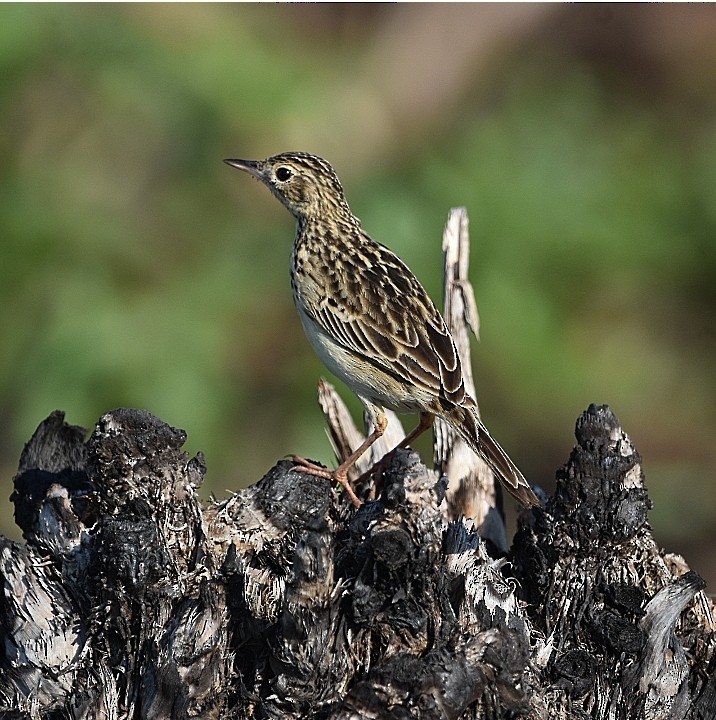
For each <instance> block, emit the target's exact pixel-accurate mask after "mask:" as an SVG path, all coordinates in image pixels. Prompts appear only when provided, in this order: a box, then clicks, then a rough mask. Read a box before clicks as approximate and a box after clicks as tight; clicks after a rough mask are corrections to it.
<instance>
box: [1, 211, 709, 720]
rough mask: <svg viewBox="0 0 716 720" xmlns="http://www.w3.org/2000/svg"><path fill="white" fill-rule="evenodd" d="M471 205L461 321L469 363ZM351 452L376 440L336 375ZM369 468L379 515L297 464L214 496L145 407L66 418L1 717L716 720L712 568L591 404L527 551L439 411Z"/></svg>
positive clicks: (47, 485) (47, 451)
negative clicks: (671, 549) (349, 407)
mask: <svg viewBox="0 0 716 720" xmlns="http://www.w3.org/2000/svg"><path fill="white" fill-rule="evenodd" d="M466 233H467V220H466V217H465V216H464V213H461V212H460V211H457V212H456V213H453V215H451V221H450V223H449V224H448V228H447V230H446V281H447V282H446V295H447V298H446V300H449V301H448V302H446V317H447V319H448V322H450V324H451V326H452V329H453V332H454V333H455V335H456V338H457V342H458V346H459V347H460V352H461V355H462V356H463V360H464V361H465V365H468V364H469V338H468V340H467V341H466V335H465V334H466V333H467V328H468V327H472V328H473V329H476V326H477V314H476V309H475V307H474V299H471V298H472V293H471V289H470V288H469V284H468V283H467V280H466V259H465V253H466V247H464V246H463V247H462V249H460V250H459V251H456V249H455V247H454V246H453V245H452V244H451V243H452V240H451V237H452V238H456V239H457V241H458V242H459V243H465V242H466ZM319 394H320V402H321V405H322V407H323V408H324V411H325V414H326V417H327V419H328V423H329V428H330V432H331V437H332V440H333V443H334V446H335V449H336V454H337V456H338V457H339V458H341V457H345V455H346V453H348V452H349V448H350V447H355V446H356V444H357V442H360V439H361V437H362V436H361V434H360V433H359V432H358V430H357V428H356V427H355V426H354V425H353V424H352V421H351V420H350V417H349V415H348V413H347V411H346V409H345V406H344V405H343V404H342V403H341V401H340V399H339V398H338V396H337V395H336V393H335V391H334V390H333V389H332V388H331V386H330V385H328V384H327V383H325V382H322V383H321V386H320V393H319ZM389 430H390V431H391V433H396V434H397V435H396V434H393V435H390V436H388V437H386V438H385V444H384V445H382V446H381V445H380V444H379V443H376V446H375V447H374V448H372V450H373V451H374V454H373V456H372V457H368V458H366V459H365V463H364V464H363V465H359V466H358V467H357V468H356V474H355V477H354V480H355V482H356V487H357V489H358V492H359V493H360V494H361V495H362V496H363V497H364V498H365V500H366V501H365V503H364V504H363V505H362V507H360V508H359V509H357V510H356V509H355V508H354V507H353V505H352V504H351V503H350V502H349V501H347V500H346V498H345V496H344V495H343V494H341V493H339V492H338V491H337V490H336V488H334V487H332V486H331V485H330V483H328V482H327V481H325V480H322V479H319V478H316V477H313V476H308V475H305V474H303V473H301V472H300V470H298V469H297V468H296V467H295V466H294V465H293V463H292V462H290V461H281V462H279V463H277V464H276V465H275V466H274V467H273V468H272V469H270V470H269V471H268V473H267V474H266V475H265V476H264V477H263V478H262V479H261V480H259V481H258V482H257V483H256V484H254V485H253V486H251V487H249V488H247V489H246V490H242V491H240V492H238V493H236V494H234V495H232V496H231V497H230V498H228V499H225V500H222V501H216V502H211V503H208V504H206V505H204V504H202V502H201V501H200V499H199V497H198V489H199V487H200V486H201V483H202V480H203V477H204V473H205V468H204V462H203V458H202V457H201V456H197V457H194V458H190V457H189V456H188V455H187V454H186V453H184V452H183V451H182V446H183V444H184V441H185V439H186V436H185V433H184V432H183V431H181V430H177V429H175V428H172V427H169V426H168V425H166V424H165V423H163V422H162V421H161V420H159V419H158V418H156V417H154V416H152V415H151V414H149V413H147V412H144V411H139V410H116V411H113V412H110V413H107V414H106V415H104V416H103V417H102V418H100V420H99V422H98V423H97V425H96V427H95V428H94V430H93V431H92V433H91V434H90V435H89V438H87V433H86V432H85V430H83V429H82V428H78V427H73V426H71V425H68V424H67V423H65V421H64V416H63V414H62V413H60V412H56V413H53V414H52V415H51V416H50V417H49V418H47V420H45V421H44V422H43V423H42V424H41V425H40V426H39V427H38V429H37V431H36V432H35V434H34V435H33V437H32V439H31V440H30V441H29V442H28V444H27V446H26V447H25V449H24V451H23V453H22V457H21V458H20V463H19V468H18V473H17V475H16V477H15V490H14V492H13V494H12V501H13V502H14V504H15V518H16V522H17V524H18V525H19V527H20V528H21V529H22V533H23V538H24V542H23V543H16V542H12V541H10V540H8V539H5V538H0V585H1V592H0V636H1V638H0V639H1V644H0V647H1V648H2V650H0V718H2V719H3V720H6V719H13V718H43V719H44V718H47V719H51V720H61V719H64V718H72V719H75V718H77V719H79V718H83V719H84V718H87V719H90V718H92V719H94V718H97V719H99V718H108V719H114V718H117V719H119V718H157V719H158V718H163V719H170V720H173V719H175V718H176V719H179V718H207V719H211V718H217V719H218V718H222V719H225V718H287V719H289V720H290V719H291V718H296V719H298V718H317V719H319V720H322V719H326V720H328V719H331V720H333V719H336V720H338V719H339V718H340V719H346V720H347V719H349V718H356V719H358V718H396V719H397V718H423V719H426V720H427V719H430V720H432V719H435V720H438V719H443V718H446V719H448V720H452V719H455V720H456V719H458V718H462V719H466V720H467V719H474V720H477V719H478V718H479V719H480V720H483V719H486V720H487V719H489V720H501V719H504V720H507V719H508V718H509V719H514V718H528V719H530V720H548V719H549V720H551V719H557V718H559V719H564V720H574V719H577V720H578V719H580V718H594V719H599V720H601V719H602V718H604V719H605V720H606V719H610V720H612V719H613V720H622V719H623V720H667V719H668V720H682V719H685V720H713V719H714V718H716V673H715V669H716V660H715V659H714V658H715V653H714V649H715V647H716V635H715V634H714V626H713V619H712V611H713V606H712V603H711V600H710V599H709V598H708V597H707V596H706V595H705V594H704V592H703V585H704V583H703V581H702V580H701V578H699V577H698V575H696V573H694V572H692V571H690V570H689V568H688V566H687V564H686V562H685V561H684V560H683V558H680V557H678V556H674V555H669V554H666V553H664V552H662V551H661V550H660V549H659V548H658V547H657V545H656V543H655V542H654V539H653V536H652V533H651V529H650V528H649V525H648V522H647V515H648V511H649V509H650V507H651V501H650V500H649V498H648V495H647V491H646V488H645V486H644V475H643V473H642V469H641V459H640V457H639V455H638V453H637V451H636V450H635V448H634V447H633V445H632V443H631V441H630V440H629V437H628V436H627V435H626V433H625V432H624V431H623V430H622V428H621V427H620V425H619V422H618V420H617V419H616V417H615V416H614V414H613V413H612V411H611V410H610V409H609V408H608V407H606V406H594V405H592V406H590V407H589V408H588V409H587V410H586V411H585V412H584V413H583V414H582V415H581V416H580V418H579V419H578V421H577V429H576V438H577V444H576V445H575V447H574V449H573V451H572V453H571V455H570V457H569V459H568V461H567V463H566V464H565V466H564V467H563V468H562V469H561V470H560V471H559V472H558V473H557V487H556V491H555V493H554V496H553V497H551V498H547V497H546V496H544V502H543V506H542V507H540V508H535V509H532V510H530V511H523V512H522V514H521V515H520V517H519V519H518V529H517V533H516V535H515V537H514V538H513V540H512V542H511V547H509V548H508V544H509V543H508V541H507V533H506V531H505V526H504V522H503V520H502V514H501V513H500V512H499V511H498V510H497V509H496V507H498V508H499V506H500V502H501V499H500V497H499V490H498V491H496V490H495V488H494V483H493V482H492V478H491V477H490V475H489V472H488V470H487V469H486V468H485V467H484V466H483V465H481V464H480V462H479V460H478V459H477V458H476V457H475V456H474V455H473V454H472V453H467V452H465V448H464V447H462V446H461V445H460V442H461V441H459V440H458V439H456V438H454V437H453V436H452V435H451V433H450V431H449V428H446V427H444V426H441V425H439V424H438V426H437V427H436V442H435V448H434V458H433V463H432V465H433V468H434V469H429V468H427V467H426V466H425V465H424V464H423V463H422V462H421V460H420V458H419V456H418V455H417V454H416V453H414V452H413V451H411V450H398V451H396V452H393V453H389V454H388V455H387V457H386V458H385V459H384V460H383V462H382V463H381V466H380V472H378V473H372V474H371V473H370V472H366V471H367V470H368V469H369V468H370V466H371V464H372V463H373V462H374V461H375V460H377V459H380V458H381V457H382V456H383V455H384V454H385V453H386V451H387V450H389V449H390V447H392V446H393V445H394V444H395V442H396V439H399V436H400V433H401V432H402V430H401V429H400V425H399V423H397V422H394V421H391V424H390V425H389Z"/></svg>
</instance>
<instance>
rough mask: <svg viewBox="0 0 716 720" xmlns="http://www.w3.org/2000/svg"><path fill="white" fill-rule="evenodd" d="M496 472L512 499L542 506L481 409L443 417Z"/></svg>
mask: <svg viewBox="0 0 716 720" xmlns="http://www.w3.org/2000/svg"><path fill="white" fill-rule="evenodd" d="M443 417H444V419H445V420H446V421H447V422H448V423H450V425H451V426H452V427H453V428H454V429H455V430H456V431H457V432H458V433H459V434H460V436H461V437H462V438H463V439H464V440H465V442H466V443H467V444H468V445H469V446H470V447H471V448H472V449H473V451H474V452H475V453H477V454H478V455H479V456H480V457H481V458H482V459H483V460H484V461H485V462H486V463H487V464H488V465H489V466H490V469H491V470H492V471H493V472H494V473H495V476H496V477H497V479H498V480H499V481H500V482H501V483H502V485H503V487H504V488H505V490H507V492H508V493H510V495H512V497H514V498H515V499H516V500H518V501H519V502H521V503H522V504H523V505H525V506H527V507H532V506H537V505H539V504H540V502H539V500H538V499H537V496H536V495H535V494H534V492H532V489H531V488H530V485H529V483H528V482H527V480H525V477H524V475H523V474H522V473H521V472H520V470H519V468H518V467H517V465H515V464H514V462H512V460H510V457H509V455H508V454H507V453H506V452H505V451H504V450H503V449H502V448H501V447H500V445H499V443H498V442H497V441H496V440H495V439H494V438H493V437H492V435H490V433H489V432H488V430H487V428H486V427H485V426H484V425H483V424H482V421H481V420H480V418H479V417H478V415H477V408H476V407H472V406H465V405H458V406H456V407H454V408H453V409H452V410H450V412H449V413H447V414H446V415H444V416H443Z"/></svg>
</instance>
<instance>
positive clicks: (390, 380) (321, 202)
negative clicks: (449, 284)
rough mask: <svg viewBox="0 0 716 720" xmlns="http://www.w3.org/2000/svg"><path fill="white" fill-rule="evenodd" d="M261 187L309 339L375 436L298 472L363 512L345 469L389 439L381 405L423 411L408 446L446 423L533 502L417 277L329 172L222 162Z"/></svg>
mask: <svg viewBox="0 0 716 720" xmlns="http://www.w3.org/2000/svg"><path fill="white" fill-rule="evenodd" d="M225 162H226V163H228V164H229V165H232V166H233V167H236V168H239V169H240V170H244V171H246V172H247V173H249V174H250V175H252V176H253V177H255V178H256V179H257V180H260V181H261V182H262V183H264V184H265V185H266V186H267V187H268V188H269V190H271V192H272V193H273V194H274V195H275V196H276V197H277V198H278V199H279V200H280V201H281V202H282V203H283V204H284V205H285V206H286V207H287V208H288V210H289V211H290V212H291V213H292V214H293V216H294V217H295V218H296V222H297V228H296V238H295V241H294V244H293V252H292V253H291V287H292V288H293V298H294V301H295V303H296V308H297V309H298V314H299V316H300V317H301V321H302V322H303V327H304V329H305V331H306V335H307V336H308V339H309V340H310V341H311V344H312V345H313V347H314V348H315V350H316V352H317V353H318V355H319V357H320V358H321V360H323V362H324V363H325V364H326V366H327V367H328V369H329V370H331V372H333V373H334V374H335V375H337V376H338V377H339V378H341V379H342V380H343V381H344V382H345V383H346V385H348V387H349V388H351V390H353V392H354V393H355V394H356V395H357V396H358V397H359V398H360V400H361V402H362V403H363V405H364V406H365V408H366V410H367V411H368V413H369V414H370V415H371V417H372V419H373V427H374V429H373V432H372V433H371V434H370V435H369V436H368V437H367V438H366V439H365V441H364V442H363V443H362V444H361V445H360V446H359V447H358V448H357V449H356V450H355V451H354V452H353V453H352V454H351V455H350V457H348V458H347V459H346V460H345V461H344V462H343V463H341V465H340V466H339V467H338V468H336V470H333V471H330V470H327V469H326V468H324V467H321V466H320V465H316V464H314V463H311V462H309V461H307V460H304V459H303V458H299V457H296V458H294V459H295V461H296V462H297V463H298V464H299V465H300V467H301V469H302V470H303V471H305V472H308V473H310V474H313V475H319V476H321V477H328V478H332V479H333V480H335V481H337V482H339V483H340V484H341V485H343V487H344V488H345V489H346V492H347V493H348V495H349V496H350V498H351V500H352V501H353V503H354V504H356V505H360V500H359V499H358V498H357V497H356V495H355V493H354V492H353V489H352V488H351V486H350V483H349V482H348V479H347V470H348V468H349V467H350V466H351V465H352V464H353V463H354V462H355V461H356V460H357V459H358V458H359V457H360V456H361V455H362V454H363V453H364V452H365V451H366V450H367V449H368V448H369V447H370V446H371V444H372V443H374V442H375V441H376V440H377V439H378V438H379V437H380V436H381V435H382V434H383V433H384V432H385V428H386V426H387V424H388V421H387V418H386V416H385V413H384V412H383V408H384V407H388V408H391V409H392V410H395V411H396V412H404V413H419V414H420V423H419V424H418V426H417V427H416V428H415V429H414V430H413V431H412V432H411V433H409V434H408V435H407V436H406V437H405V439H404V440H403V441H402V442H401V443H400V446H402V447H405V446H407V445H409V444H410V443H411V442H412V441H413V440H414V439H415V438H416V437H417V436H418V435H420V433H422V432H424V431H425V430H427V429H428V428H429V427H430V426H431V425H432V424H433V420H434V418H435V416H438V417H441V418H443V419H444V420H445V421H446V422H448V423H449V424H450V425H451V426H452V427H454V428H455V430H456V431H457V432H458V433H459V434H460V435H461V436H462V437H463V438H464V439H465V440H466V442H467V443H468V444H469V445H470V447H471V448H472V449H473V450H474V451H475V452H476V453H477V454H478V455H480V456H481V457H482V458H483V459H484V460H485V461H486V462H487V464H488V465H489V466H490V467H491V468H492V470H493V471H494V473H495V475H496V476H497V478H499V480H500V481H501V482H502V484H503V485H504V487H505V489H506V490H507V491H508V492H509V493H510V494H511V495H513V496H514V497H515V498H517V500H519V501H520V502H521V503H523V504H524V505H528V506H530V505H538V504H539V501H538V500H537V497H536V496H535V494H534V493H533V492H532V490H531V489H530V486H529V484H528V483H527V481H526V480H525V478H524V477H523V476H522V473H521V472H520V471H519V469H518V468H517V466H516V465H515V464H514V463H513V462H512V460H510V458H509V457H508V455H507V453H505V451H504V450H503V449H502V448H501V447H500V446H499V445H498V444H497V442H495V440H493V438H492V436H491V435H490V434H489V432H488V431H487V429H486V428H485V426H484V425H483V424H482V422H481V421H480V418H479V417H478V414H477V407H476V404H475V401H474V400H473V399H472V398H471V397H470V396H469V395H468V394H467V393H466V392H465V386H464V383H463V376H462V368H461V366H460V359H459V357H458V354H457V351H456V349H455V344H454V343H453V339H452V337H451V335H450V331H449V330H448V328H447V326H446V325H445V321H444V320H443V318H442V316H441V315H440V313H439V312H438V311H437V309H436V308H435V305H434V304H433V302H432V300H431V299H430V298H429V297H428V294H427V293H426V292H425V290H424V289H423V287H422V285H421V284H420V282H419V281H418V279H417V278H416V277H415V275H413V273H412V272H411V271H410V270H409V269H408V267H407V266H406V265H405V263H403V262H402V260H400V258H398V257H397V256H396V255H395V254H394V253H392V252H391V251H390V250H388V248H386V247H385V246H383V245H380V244H379V243H377V242H375V241H374V240H372V239H371V238H370V237H369V236H368V235H367V234H366V233H365V232H364V231H363V229H362V228H361V224H360V221H359V220H358V218H356V217H355V215H353V213H352V212H351V210H350V208H349V207H348V203H347V202H346V199H345V195H344V194H343V188H342V187H341V184H340V182H339V180H338V177H337V176H336V173H335V172H334V170H333V168H332V167H331V166H330V165H329V164H328V163H327V162H326V161H325V160H323V159H321V158H319V157H316V156H315V155H309V154H308V153H303V152H291V153H283V154H281V155H275V156H273V157H270V158H267V159H266V160H226V161H225Z"/></svg>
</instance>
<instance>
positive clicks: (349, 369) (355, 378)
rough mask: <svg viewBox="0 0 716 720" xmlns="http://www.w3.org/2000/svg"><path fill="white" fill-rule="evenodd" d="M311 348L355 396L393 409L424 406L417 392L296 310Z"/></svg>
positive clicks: (415, 410)
mask: <svg viewBox="0 0 716 720" xmlns="http://www.w3.org/2000/svg"><path fill="white" fill-rule="evenodd" d="M298 314H299V315H300V317H301V322H302V323H303V329H304V330H305V331H306V336H307V337H308V339H309V341H310V343H311V345H312V346H313V349H314V350H315V351H316V354H317V355H318V357H319V358H320V359H321V360H322V361H323V363H324V365H325V366H326V367H327V368H328V369H329V370H330V371H331V372H332V373H333V374H334V375H336V376H337V377H339V378H340V379H341V380H342V381H343V382H344V383H345V384H346V385H347V386H348V387H349V388H350V389H351V390H352V391H353V392H354V393H355V394H356V395H358V397H359V398H361V399H366V400H368V401H370V402H372V403H375V404H376V405H380V406H382V407H387V408H390V409H391V410H395V411H396V412H404V413H419V412H421V411H423V410H425V409H426V407H427V404H426V403H427V401H428V398H426V399H425V401H422V398H421V397H420V395H421V393H420V391H419V390H418V389H417V388H415V387H414V386H410V385H407V384H405V383H401V382H400V381H399V380H396V379H395V378H394V377H393V376H392V375H389V374H388V373H386V372H384V371H382V370H381V369H380V368H378V367H376V366H375V365H374V364H373V363H370V362H368V361H367V360H365V359H364V358H362V357H360V356H358V355H356V354H355V353H352V352H350V351H348V350H346V349H345V348H344V347H343V346H341V345H339V344H338V343H337V342H336V341H335V340H333V338H331V337H330V335H328V334H327V333H325V332H324V331H323V330H322V329H321V328H320V327H319V326H318V325H317V324H316V323H315V322H314V321H313V320H311V318H309V317H308V316H307V315H306V314H305V313H303V312H301V310H300V309H299V313H298Z"/></svg>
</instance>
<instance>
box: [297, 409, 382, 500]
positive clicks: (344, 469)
mask: <svg viewBox="0 0 716 720" xmlns="http://www.w3.org/2000/svg"><path fill="white" fill-rule="evenodd" d="M374 425H375V429H374V430H373V432H372V433H371V434H370V435H368V437H367V438H366V439H365V440H364V441H363V442H362V443H361V444H360V445H359V446H358V447H357V448H356V449H355V450H354V451H353V452H352V453H351V454H350V455H349V456H348V457H347V458H346V459H345V460H344V461H343V462H342V463H341V464H340V465H339V466H338V467H337V468H336V469H335V470H328V469H327V468H324V467H321V466H320V465H316V464H315V463H312V462H310V461H309V460H306V459H304V458H302V457H300V456H299V455H294V456H293V461H294V462H295V463H296V464H297V465H298V466H299V469H300V470H301V472H305V473H307V474H309V475H316V476H318V477H323V478H327V479H329V480H334V481H335V482H337V483H338V484H340V485H342V486H343V488H344V489H345V491H346V494H347V495H348V497H349V498H350V499H351V502H352V503H353V504H354V505H355V506H356V507H360V506H361V505H362V504H363V503H362V502H361V501H360V499H359V498H358V496H357V495H356V494H355V492H354V491H353V488H352V487H351V484H350V482H349V481H348V469H349V468H350V467H351V465H353V463H354V462H355V461H356V460H357V459H358V458H359V457H360V456H361V455H362V454H363V453H364V452H365V451H366V450H367V449H368V448H369V447H370V446H371V445H372V444H373V443H374V442H375V441H376V440H377V439H378V438H379V437H381V436H382V435H383V433H384V432H385V428H387V427H388V418H387V417H386V416H385V414H384V413H383V412H377V413H375V420H374Z"/></svg>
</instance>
